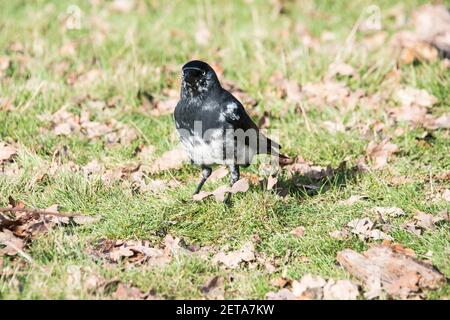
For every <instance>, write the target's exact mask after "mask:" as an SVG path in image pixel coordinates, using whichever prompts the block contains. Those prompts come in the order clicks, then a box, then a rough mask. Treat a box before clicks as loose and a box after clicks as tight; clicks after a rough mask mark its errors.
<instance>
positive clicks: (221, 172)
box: [209, 166, 228, 182]
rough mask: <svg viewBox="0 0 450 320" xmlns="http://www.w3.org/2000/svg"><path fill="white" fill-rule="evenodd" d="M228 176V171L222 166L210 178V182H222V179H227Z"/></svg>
mask: <svg viewBox="0 0 450 320" xmlns="http://www.w3.org/2000/svg"><path fill="white" fill-rule="evenodd" d="M227 174H228V169H227V167H225V166H220V167H219V168H217V169H216V170H214V171H213V172H212V173H211V175H210V176H209V180H210V181H212V182H216V181H219V180H221V179H222V178H225V177H226V176H227Z"/></svg>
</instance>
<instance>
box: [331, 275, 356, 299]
mask: <svg viewBox="0 0 450 320" xmlns="http://www.w3.org/2000/svg"><path fill="white" fill-rule="evenodd" d="M358 296H359V290H358V286H357V285H355V284H354V283H352V282H351V281H350V280H338V281H334V280H333V279H330V280H328V282H327V283H326V285H325V286H324V287H323V299H324V300H356V299H357V298H358Z"/></svg>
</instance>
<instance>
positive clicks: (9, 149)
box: [0, 141, 17, 164]
mask: <svg viewBox="0 0 450 320" xmlns="http://www.w3.org/2000/svg"><path fill="white" fill-rule="evenodd" d="M16 154H17V149H16V148H14V147H13V146H11V145H8V144H6V143H5V142H2V141H0V164H1V163H2V162H4V161H9V160H11V158H12V157H13V156H15V155H16Z"/></svg>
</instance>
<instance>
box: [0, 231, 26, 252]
mask: <svg viewBox="0 0 450 320" xmlns="http://www.w3.org/2000/svg"><path fill="white" fill-rule="evenodd" d="M0 244H2V245H4V246H5V247H4V248H0V256H2V255H9V256H13V255H15V254H17V252H18V251H21V250H22V249H23V248H24V246H25V242H24V240H23V239H20V238H18V237H16V236H15V235H14V234H13V233H12V232H11V231H10V230H8V229H3V231H0Z"/></svg>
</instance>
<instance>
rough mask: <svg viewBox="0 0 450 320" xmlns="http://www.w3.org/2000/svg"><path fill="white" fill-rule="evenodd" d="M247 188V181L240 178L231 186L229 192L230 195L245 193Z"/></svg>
mask: <svg viewBox="0 0 450 320" xmlns="http://www.w3.org/2000/svg"><path fill="white" fill-rule="evenodd" d="M249 188H250V185H249V183H248V180H247V179H246V178H242V179H239V180H238V181H236V182H235V183H234V184H233V186H232V187H231V190H230V191H231V193H238V192H247V191H248V189H249Z"/></svg>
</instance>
